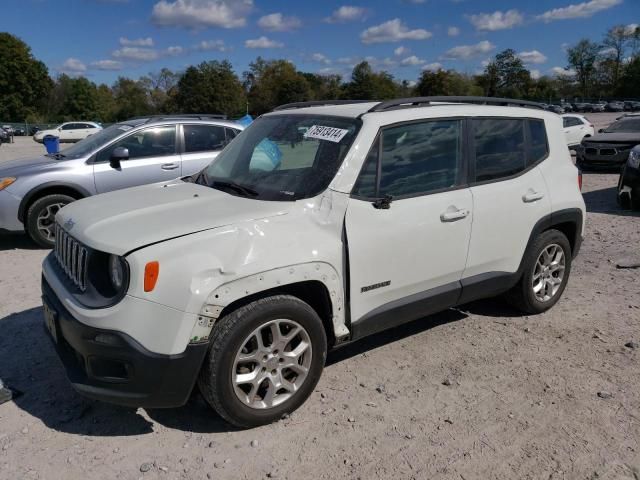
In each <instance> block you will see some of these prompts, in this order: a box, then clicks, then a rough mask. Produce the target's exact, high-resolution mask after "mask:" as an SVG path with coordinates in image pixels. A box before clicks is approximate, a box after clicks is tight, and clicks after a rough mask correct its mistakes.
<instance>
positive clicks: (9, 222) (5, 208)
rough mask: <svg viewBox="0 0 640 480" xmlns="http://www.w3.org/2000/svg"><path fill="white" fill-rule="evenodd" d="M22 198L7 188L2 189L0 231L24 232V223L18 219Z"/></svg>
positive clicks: (0, 197) (0, 196)
mask: <svg viewBox="0 0 640 480" xmlns="http://www.w3.org/2000/svg"><path fill="white" fill-rule="evenodd" d="M20 201H21V199H20V198H18V197H16V196H14V195H12V194H11V193H9V192H8V191H7V190H0V231H6V232H11V233H21V232H24V225H23V224H22V222H21V221H20V220H18V210H19V208H20Z"/></svg>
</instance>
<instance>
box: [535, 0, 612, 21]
mask: <svg viewBox="0 0 640 480" xmlns="http://www.w3.org/2000/svg"><path fill="white" fill-rule="evenodd" d="M622 1H623V0H590V1H588V2H582V3H576V4H574V5H569V6H568V7H562V8H554V9H553V10H548V11H546V12H544V13H543V14H542V15H538V16H537V17H536V18H538V19H539V20H542V21H544V22H546V23H548V22H553V21H554V20H567V19H570V18H587V17H591V16H592V15H593V14H595V13H597V12H599V11H601V10H606V9H608V8H611V7H615V6H616V5H620V4H621V3H622Z"/></svg>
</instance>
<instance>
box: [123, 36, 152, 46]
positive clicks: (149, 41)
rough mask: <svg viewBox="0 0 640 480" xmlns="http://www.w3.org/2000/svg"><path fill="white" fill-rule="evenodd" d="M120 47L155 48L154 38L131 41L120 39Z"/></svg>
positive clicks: (124, 38)
mask: <svg viewBox="0 0 640 480" xmlns="http://www.w3.org/2000/svg"><path fill="white" fill-rule="evenodd" d="M120 45H122V46H123V47H153V38H151V37H147V38H136V39H134V40H130V39H128V38H126V37H120Z"/></svg>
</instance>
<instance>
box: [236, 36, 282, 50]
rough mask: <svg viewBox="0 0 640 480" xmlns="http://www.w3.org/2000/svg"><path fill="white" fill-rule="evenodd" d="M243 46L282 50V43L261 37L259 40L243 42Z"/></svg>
mask: <svg viewBox="0 0 640 480" xmlns="http://www.w3.org/2000/svg"><path fill="white" fill-rule="evenodd" d="M244 46H245V47H247V48H282V47H284V43H282V42H277V41H275V40H271V39H269V38H267V37H265V36H264V35H263V36H262V37H260V38H256V39H253V40H247V41H245V42H244Z"/></svg>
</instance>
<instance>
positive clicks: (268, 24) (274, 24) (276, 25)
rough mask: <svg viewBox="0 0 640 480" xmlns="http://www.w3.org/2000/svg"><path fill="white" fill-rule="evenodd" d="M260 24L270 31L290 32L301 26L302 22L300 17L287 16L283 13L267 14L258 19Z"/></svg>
mask: <svg viewBox="0 0 640 480" xmlns="http://www.w3.org/2000/svg"><path fill="white" fill-rule="evenodd" d="M258 26H259V27H260V28H262V29H264V30H268V31H270V32H288V31H291V30H295V29H296V28H300V27H301V26H302V22H301V21H300V19H299V18H298V17H285V16H284V15H282V14H281V13H272V14H270V15H265V16H264V17H261V18H260V20H258Z"/></svg>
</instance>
